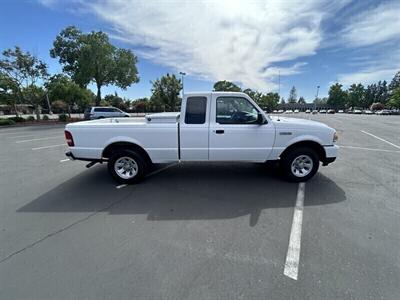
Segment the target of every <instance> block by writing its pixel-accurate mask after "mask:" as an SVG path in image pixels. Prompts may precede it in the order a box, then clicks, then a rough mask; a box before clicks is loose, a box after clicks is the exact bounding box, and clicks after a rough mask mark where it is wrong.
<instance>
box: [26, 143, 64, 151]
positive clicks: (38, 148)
mask: <svg viewBox="0 0 400 300" xmlns="http://www.w3.org/2000/svg"><path fill="white" fill-rule="evenodd" d="M60 146H67V144H57V145H50V146H43V147H36V148H32V150H41V149H47V148H55V147H60Z"/></svg>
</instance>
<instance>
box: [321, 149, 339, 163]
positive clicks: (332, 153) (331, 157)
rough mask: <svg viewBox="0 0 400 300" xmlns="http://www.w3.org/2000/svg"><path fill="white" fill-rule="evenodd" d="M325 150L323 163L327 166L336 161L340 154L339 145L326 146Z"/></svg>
mask: <svg viewBox="0 0 400 300" xmlns="http://www.w3.org/2000/svg"><path fill="white" fill-rule="evenodd" d="M324 149H325V154H326V155H325V159H324V160H323V161H322V165H323V166H327V165H329V164H330V163H333V162H334V161H335V160H336V157H337V156H338V152H339V146H338V145H331V146H324Z"/></svg>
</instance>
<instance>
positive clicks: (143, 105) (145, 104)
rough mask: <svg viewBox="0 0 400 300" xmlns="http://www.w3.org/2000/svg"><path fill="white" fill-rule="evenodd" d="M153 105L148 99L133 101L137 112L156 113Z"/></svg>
mask: <svg viewBox="0 0 400 300" xmlns="http://www.w3.org/2000/svg"><path fill="white" fill-rule="evenodd" d="M153 104H154V103H152V102H151V101H150V100H149V99H148V98H146V97H144V98H139V99H136V100H134V101H132V106H133V109H134V110H135V112H146V111H155V107H152V105H153Z"/></svg>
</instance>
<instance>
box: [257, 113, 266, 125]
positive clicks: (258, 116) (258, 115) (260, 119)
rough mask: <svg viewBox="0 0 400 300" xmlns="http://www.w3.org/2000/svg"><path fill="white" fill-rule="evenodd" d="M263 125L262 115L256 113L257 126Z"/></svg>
mask: <svg viewBox="0 0 400 300" xmlns="http://www.w3.org/2000/svg"><path fill="white" fill-rule="evenodd" d="M264 123H265V119H264V116H263V115H262V113H258V114H257V124H260V125H262V124H264Z"/></svg>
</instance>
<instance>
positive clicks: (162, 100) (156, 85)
mask: <svg viewBox="0 0 400 300" xmlns="http://www.w3.org/2000/svg"><path fill="white" fill-rule="evenodd" d="M151 84H152V85H153V87H152V89H151V91H152V93H153V95H152V96H151V98H150V100H151V101H152V102H153V103H154V104H155V105H162V106H163V107H164V109H165V110H170V111H175V110H176V109H177V108H178V106H179V103H180V101H181V98H180V97H179V93H180V91H181V90H182V82H181V80H180V79H178V78H176V76H175V75H174V74H173V75H170V74H167V75H166V76H162V77H161V78H160V79H157V80H156V81H153V82H151Z"/></svg>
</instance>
